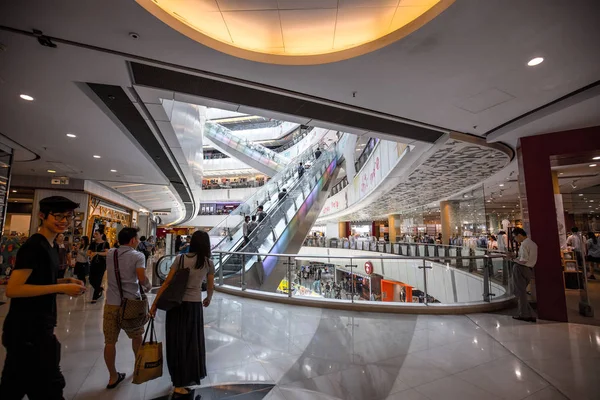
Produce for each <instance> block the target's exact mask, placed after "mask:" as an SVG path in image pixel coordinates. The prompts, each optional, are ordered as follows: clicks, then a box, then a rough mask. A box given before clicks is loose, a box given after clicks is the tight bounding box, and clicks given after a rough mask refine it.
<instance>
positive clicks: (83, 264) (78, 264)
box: [73, 236, 90, 286]
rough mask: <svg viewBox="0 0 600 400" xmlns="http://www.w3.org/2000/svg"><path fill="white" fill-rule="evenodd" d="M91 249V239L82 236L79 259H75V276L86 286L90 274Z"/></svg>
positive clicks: (78, 252) (78, 253)
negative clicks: (89, 252)
mask: <svg viewBox="0 0 600 400" xmlns="http://www.w3.org/2000/svg"><path fill="white" fill-rule="evenodd" d="M89 248H90V238H89V237H87V236H82V237H81V240H80V241H79V244H78V246H77V258H76V259H75V270H74V271H73V272H75V275H76V276H77V279H79V280H80V281H81V282H83V285H84V286H85V285H86V278H87V276H88V275H89V274H90V256H89V255H88V250H89Z"/></svg>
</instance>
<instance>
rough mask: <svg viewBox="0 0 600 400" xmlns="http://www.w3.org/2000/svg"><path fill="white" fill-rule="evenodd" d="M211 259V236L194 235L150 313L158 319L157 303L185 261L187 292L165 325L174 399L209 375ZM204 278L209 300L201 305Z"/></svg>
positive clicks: (187, 392) (213, 271)
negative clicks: (206, 327)
mask: <svg viewBox="0 0 600 400" xmlns="http://www.w3.org/2000/svg"><path fill="white" fill-rule="evenodd" d="M210 257H211V252H210V238H209V236H208V234H207V233H206V232H201V231H198V232H194V234H193V235H192V241H191V242H190V251H189V253H187V254H180V255H178V256H177V257H176V258H175V261H174V262H173V264H172V265H171V271H170V272H169V275H168V276H167V279H165V283H163V285H162V287H161V288H160V290H159V291H158V293H157V295H156V298H155V299H154V303H153V304H152V308H151V309H150V315H152V316H154V315H156V304H157V301H158V299H159V298H160V296H161V295H162V293H163V292H164V291H165V289H166V288H167V287H168V286H169V285H170V284H171V281H172V280H173V276H174V275H175V271H177V269H178V268H179V267H180V265H181V264H180V263H181V260H182V258H183V268H189V269H190V276H189V279H188V283H187V288H186V290H185V293H184V295H183V302H182V303H181V305H179V306H177V307H174V308H172V309H170V310H169V311H167V321H166V337H165V338H166V340H165V341H166V348H167V366H168V367H169V373H170V374H171V381H172V382H173V387H174V392H175V393H174V396H173V398H177V397H184V396H187V395H188V394H189V392H190V390H188V389H187V388H188V387H190V386H195V385H200V380H202V379H204V378H206V375H207V373H206V346H205V344H204V316H203V311H202V306H203V305H204V307H208V306H209V305H210V300H211V299H212V295H213V290H214V278H215V266H214V264H213V262H212V261H211V260H210ZM205 278H206V283H207V289H206V290H207V296H206V298H205V299H204V301H202V282H203V281H204V279H205Z"/></svg>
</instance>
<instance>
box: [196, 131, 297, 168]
mask: <svg viewBox="0 0 600 400" xmlns="http://www.w3.org/2000/svg"><path fill="white" fill-rule="evenodd" d="M206 125H207V127H208V129H207V130H206V132H208V133H209V135H210V134H211V133H212V131H211V130H210V127H214V129H215V130H216V131H219V133H221V134H222V135H223V136H227V137H228V138H230V139H231V140H233V141H235V142H237V143H241V144H242V145H243V146H245V147H248V148H250V149H252V150H253V151H254V152H257V153H259V154H261V155H262V156H264V157H266V158H270V159H271V160H273V161H274V162H275V163H276V164H278V165H280V166H285V165H286V164H288V163H289V161H290V160H288V159H287V158H286V157H283V156H282V155H281V154H279V153H277V152H274V151H273V150H271V149H269V148H268V147H265V146H263V145H257V144H254V143H252V142H251V141H250V140H248V139H246V138H243V137H240V136H238V135H235V134H233V133H232V132H231V130H230V129H228V128H225V127H224V126H222V125H220V124H217V123H214V122H210V121H208V122H206ZM258 146H260V149H261V150H263V151H264V153H262V152H261V151H260V150H258Z"/></svg>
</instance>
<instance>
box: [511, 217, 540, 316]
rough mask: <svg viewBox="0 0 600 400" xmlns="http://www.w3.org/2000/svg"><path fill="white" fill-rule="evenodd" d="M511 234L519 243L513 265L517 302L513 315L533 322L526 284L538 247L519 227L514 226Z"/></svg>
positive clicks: (529, 277) (532, 312) (531, 273)
mask: <svg viewBox="0 0 600 400" xmlns="http://www.w3.org/2000/svg"><path fill="white" fill-rule="evenodd" d="M513 235H514V237H515V239H516V241H517V242H519V243H520V244H521V247H520V248H519V256H518V257H517V258H515V259H514V260H513V261H514V266H513V276H512V280H513V288H514V291H515V297H516V298H517V301H518V302H519V315H518V316H515V317H513V318H514V319H518V320H521V321H527V322H535V321H536V317H535V312H534V311H533V308H531V305H530V304H529V301H528V300H527V285H529V282H530V281H531V279H532V278H533V267H535V263H536V262H537V255H538V247H537V244H535V243H534V242H533V240H531V239H529V238H528V237H527V232H525V231H524V230H523V229H521V228H515V229H514V230H513Z"/></svg>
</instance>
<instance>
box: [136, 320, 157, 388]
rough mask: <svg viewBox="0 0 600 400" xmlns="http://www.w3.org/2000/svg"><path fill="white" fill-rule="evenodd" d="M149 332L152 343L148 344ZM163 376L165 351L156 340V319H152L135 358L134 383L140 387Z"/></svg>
mask: <svg viewBox="0 0 600 400" xmlns="http://www.w3.org/2000/svg"><path fill="white" fill-rule="evenodd" d="M148 331H150V341H149V342H147V341H146V339H147V338H148ZM162 374H163V351H162V343H160V342H159V341H158V340H156V331H155V330H154V318H151V319H150V323H149V324H148V329H146V333H145V334H144V340H143V341H142V344H141V346H140V348H139V350H138V352H137V354H136V356H135V368H134V370H133V383H135V384H137V385H139V384H141V383H144V382H148V381H151V380H152V379H156V378H160V377H161V376H162Z"/></svg>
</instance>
